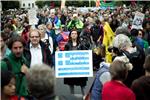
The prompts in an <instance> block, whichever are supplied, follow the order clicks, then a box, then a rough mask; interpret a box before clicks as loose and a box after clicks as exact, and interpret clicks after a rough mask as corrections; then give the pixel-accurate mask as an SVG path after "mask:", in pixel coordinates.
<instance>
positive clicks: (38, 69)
mask: <svg viewBox="0 0 150 100" xmlns="http://www.w3.org/2000/svg"><path fill="white" fill-rule="evenodd" d="M27 80H28V87H29V90H30V93H31V94H32V96H34V97H35V100H82V98H77V97H75V96H73V95H67V96H65V95H63V96H57V95H56V94H55V91H54V87H55V77H54V71H53V70H52V69H51V68H50V67H49V66H47V65H45V64H39V65H34V66H32V67H31V68H30V70H29V71H28V73H27Z"/></svg>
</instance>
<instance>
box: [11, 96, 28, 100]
mask: <svg viewBox="0 0 150 100" xmlns="http://www.w3.org/2000/svg"><path fill="white" fill-rule="evenodd" d="M10 100H25V98H24V97H20V99H19V97H18V96H11V97H10Z"/></svg>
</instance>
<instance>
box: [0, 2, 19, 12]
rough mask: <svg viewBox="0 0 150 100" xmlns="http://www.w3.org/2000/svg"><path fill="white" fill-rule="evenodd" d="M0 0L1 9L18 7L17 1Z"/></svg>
mask: <svg viewBox="0 0 150 100" xmlns="http://www.w3.org/2000/svg"><path fill="white" fill-rule="evenodd" d="M1 2H2V10H8V9H15V8H16V9H18V8H20V2H19V1H1Z"/></svg>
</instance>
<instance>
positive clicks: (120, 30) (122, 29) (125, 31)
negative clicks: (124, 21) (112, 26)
mask: <svg viewBox="0 0 150 100" xmlns="http://www.w3.org/2000/svg"><path fill="white" fill-rule="evenodd" d="M115 34H116V35H119V34H124V35H127V36H130V32H129V31H128V28H126V27H121V26H120V27H118V28H117V29H116V31H115Z"/></svg>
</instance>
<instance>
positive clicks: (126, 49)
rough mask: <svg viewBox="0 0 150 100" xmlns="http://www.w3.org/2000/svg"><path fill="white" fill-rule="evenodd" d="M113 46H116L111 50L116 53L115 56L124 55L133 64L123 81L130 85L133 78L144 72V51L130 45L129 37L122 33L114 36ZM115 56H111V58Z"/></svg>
mask: <svg viewBox="0 0 150 100" xmlns="http://www.w3.org/2000/svg"><path fill="white" fill-rule="evenodd" d="M113 46H114V47H115V48H116V50H115V49H114V50H113V52H115V53H117V55H115V56H118V55H126V56H127V57H128V59H129V60H130V62H131V63H132V65H133V66H134V67H133V69H132V70H131V71H129V74H128V76H127V79H126V80H125V81H124V83H125V84H126V85H127V86H128V87H130V86H131V84H132V81H133V80H135V79H136V78H139V77H140V76H142V75H143V74H144V69H143V64H144V58H145V54H144V51H143V49H141V48H139V47H138V46H136V47H132V43H131V41H130V39H129V37H127V36H126V35H124V34H119V35H117V36H116V37H115V38H114V42H113ZM115 56H113V59H114V58H115Z"/></svg>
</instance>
